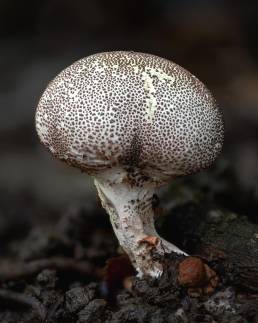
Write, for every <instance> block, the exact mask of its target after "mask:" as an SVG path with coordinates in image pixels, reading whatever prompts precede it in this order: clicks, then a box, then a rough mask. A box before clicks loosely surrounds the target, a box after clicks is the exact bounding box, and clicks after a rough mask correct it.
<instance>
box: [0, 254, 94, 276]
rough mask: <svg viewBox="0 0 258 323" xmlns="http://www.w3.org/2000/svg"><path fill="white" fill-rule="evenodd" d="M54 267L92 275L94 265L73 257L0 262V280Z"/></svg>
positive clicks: (28, 274) (30, 274)
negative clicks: (25, 261)
mask: <svg viewBox="0 0 258 323" xmlns="http://www.w3.org/2000/svg"><path fill="white" fill-rule="evenodd" d="M49 268H51V269H56V270H59V271H76V272H78V273H79V274H81V275H83V276H85V275H90V276H94V275H96V273H95V267H94V266H93V265H92V264H90V263H89V262H88V261H78V260H75V259H73V258H65V257H53V258H45V259H39V260H33V261H30V262H28V263H24V262H22V263H21V262H11V261H5V262H1V266H0V281H2V282H3V281H10V280H17V279H21V278H26V277H30V276H33V275H35V274H37V273H39V272H40V271H42V270H43V269H49Z"/></svg>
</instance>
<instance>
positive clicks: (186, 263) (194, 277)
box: [178, 257, 207, 287]
mask: <svg viewBox="0 0 258 323" xmlns="http://www.w3.org/2000/svg"><path fill="white" fill-rule="evenodd" d="M178 272H179V275H178V282H179V284H180V285H182V286H185V287H201V286H203V285H204V284H205V283H206V282H207V276H206V270H205V266H204V263H203V261H202V260H201V259H199V258H196V257H187V258H186V259H185V260H183V261H182V262H181V263H180V264H179V269H178Z"/></svg>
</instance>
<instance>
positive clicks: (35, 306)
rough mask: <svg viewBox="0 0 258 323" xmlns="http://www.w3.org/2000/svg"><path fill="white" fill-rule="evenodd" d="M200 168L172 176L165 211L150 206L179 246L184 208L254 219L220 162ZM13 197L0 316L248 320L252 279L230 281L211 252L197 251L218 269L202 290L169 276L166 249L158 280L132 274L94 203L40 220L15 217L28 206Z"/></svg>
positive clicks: (72, 320)
mask: <svg viewBox="0 0 258 323" xmlns="http://www.w3.org/2000/svg"><path fill="white" fill-rule="evenodd" d="M205 176H206V175H200V176H199V177H194V178H189V179H187V180H186V181H181V182H180V181H179V182H177V183H175V184H172V186H171V187H170V189H169V190H167V191H166V193H165V194H163V195H164V197H163V199H164V200H163V203H162V204H163V207H164V206H165V208H166V212H165V213H166V217H164V216H162V214H163V213H164V212H163V211H164V208H161V207H160V206H159V205H158V199H157V203H155V205H154V207H155V210H156V214H157V227H158V229H159V231H160V232H161V234H162V235H163V236H164V237H166V239H168V240H170V241H173V242H175V243H177V245H178V246H179V247H183V248H185V250H186V251H188V252H192V251H193V250H194V248H193V245H195V244H196V241H195V240H194V236H193V235H190V234H189V231H190V229H189V225H188V227H187V225H186V222H184V221H185V219H184V221H183V222H181V224H180V218H183V214H184V213H187V214H188V215H189V221H190V222H189V223H191V221H193V219H195V218H196V219H198V218H199V217H200V214H203V213H205V214H207V213H209V212H210V211H211V210H214V209H216V210H217V211H218V210H219V211H220V212H225V210H227V212H228V210H230V211H231V212H235V214H238V213H237V212H239V213H241V214H243V213H244V214H245V215H248V221H249V220H250V221H253V222H252V223H253V225H256V224H255V221H254V219H255V218H254V214H253V212H252V210H254V207H256V205H257V201H256V200H255V199H254V198H253V197H252V194H251V193H250V192H242V191H241V190H240V189H239V187H238V186H237V183H235V182H234V178H232V176H231V174H230V172H229V171H228V169H227V168H225V167H222V168H221V169H220V170H216V171H214V172H213V173H210V174H209V175H208V177H207V176H206V177H205ZM207 178H209V180H208V182H207V181H206V179H207ZM3 194H4V193H3ZM172 196H173V198H171V197H172ZM12 198H13V197H12ZM14 202H15V203H16V201H13V200H12V202H11V201H10V203H14ZM34 203H35V201H34ZM35 204H36V203H35ZM15 205H16V208H18V209H17V210H16V212H14V213H12V214H8V216H6V217H2V220H1V221H2V222H3V223H1V226H0V227H1V230H2V232H1V235H0V236H1V241H0V242H1V249H0V264H1V265H0V322H1V323H17V322H18V323H34V322H35V323H36V322H45V323H46V322H49V323H87V322H88V323H93V322H96V323H98V322H99V323H102V322H107V323H118V322H125V323H126V322H128V323H138V322H139V323H145V322H146V323H172V322H173V323H174V322H184V323H185V322H200V323H202V322H210V323H215V322H219V323H223V322H227V323H228V322H235V323H242V322H243V323H244V322H247V323H249V322H250V323H251V322H258V288H254V289H253V290H251V288H248V287H243V284H241V285H238V284H237V283H236V278H235V277H234V278H233V279H232V277H230V276H229V272H230V271H229V269H227V268H226V267H225V263H224V262H223V261H221V260H220V259H219V258H216V259H214V258H212V259H211V258H207V257H206V256H204V254H198V257H199V258H200V259H202V261H203V262H204V263H205V265H206V266H207V267H209V268H210V269H211V271H212V272H215V273H216V275H217V276H218V277H219V278H218V282H217V283H216V284H215V285H214V286H212V287H211V288H210V289H209V290H208V291H207V288H206V287H207V286H206V287H205V288H206V289H204V288H195V289H194V288H189V286H183V285H182V284H180V283H179V279H178V268H179V264H180V263H182V261H183V260H184V257H182V256H180V257H179V256H177V255H175V254H170V255H166V257H165V260H164V262H165V266H166V270H165V272H164V274H163V275H162V276H161V278H160V279H157V280H152V279H149V278H144V277H143V278H140V277H137V276H136V275H135V272H134V269H133V268H132V266H131V264H130V262H129V260H128V258H127V256H126V255H125V254H123V252H122V250H121V249H120V248H119V246H118V243H117V240H116V237H115V236H114V234H113V231H112V228H111V225H110V223H109V219H108V216H107V215H106V213H105V211H104V210H103V209H102V208H101V206H100V205H98V204H96V205H94V203H89V205H83V206H77V207H73V208H71V209H69V210H65V211H64V212H60V214H59V220H58V221H51V220H49V219H50V217H49V215H48V216H47V217H46V219H47V220H46V221H42V223H40V224H39V222H37V223H35V222H34V221H33V220H31V217H30V216H27V217H25V216H24V215H25V214H26V212H31V209H30V210H28V208H26V206H24V205H23V206H22V205H20V204H19V203H18V198H17V203H16V204H15ZM36 210H37V209H36V208H35V210H34V212H37V211H36ZM204 211H205V212H204ZM2 212H3V213H4V212H7V211H6V210H4V209H3V210H2ZM40 212H42V209H41V210H40ZM47 212H48V210H45V213H47ZM43 213H44V212H43ZM23 216H24V217H23ZM25 218H26V221H25V220H24V219H25ZM203 221H204V220H203ZM182 223H183V224H184V228H185V230H186V234H184V229H183V228H182ZM180 225H181V226H180ZM191 226H192V225H191ZM198 243H199V244H200V242H198ZM199 250H202V249H200V248H199ZM154 256H155V255H154ZM230 273H231V272H230ZM205 291H206V292H205Z"/></svg>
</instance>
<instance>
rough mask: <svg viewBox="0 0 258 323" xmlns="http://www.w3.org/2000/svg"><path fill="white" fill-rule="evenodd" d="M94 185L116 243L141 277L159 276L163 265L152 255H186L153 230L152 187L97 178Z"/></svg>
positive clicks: (153, 187) (153, 188)
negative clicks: (117, 241) (111, 227)
mask: <svg viewBox="0 0 258 323" xmlns="http://www.w3.org/2000/svg"><path fill="white" fill-rule="evenodd" d="M95 185H96V188H97V190H98V194H99V197H100V199H101V203H102V206H103V207H104V208H105V209H106V211H107V212H108V214H109V215H110V220H111V223H112V226H113V229H114V231H115V234H116V236H117V238H118V240H119V243H120V245H121V247H122V248H123V249H124V251H125V252H126V253H127V254H128V256H129V257H130V260H131V261H132V263H133V265H134V266H135V268H136V270H137V271H138V274H139V275H140V276H141V275H148V276H151V277H153V278H157V277H159V276H160V275H161V274H162V272H163V266H162V262H161V260H157V259H158V258H160V257H155V255H159V256H164V254H165V253H171V252H176V253H181V254H185V253H184V252H183V251H182V250H180V249H178V248H177V247H176V246H175V245H173V244H171V243H169V242H168V241H166V240H164V239H163V238H161V237H160V236H159V235H158V233H157V231H156V229H155V225H154V212H153V208H152V200H153V195H154V190H155V186H154V185H153V184H152V185H151V184H150V183H148V185H147V184H146V185H145V186H142V187H138V186H137V187H136V186H132V185H131V184H129V183H124V182H116V181H110V180H109V181H103V180H102V179H101V178H98V179H95ZM155 258H156V259H155Z"/></svg>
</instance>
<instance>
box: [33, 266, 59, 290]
mask: <svg viewBox="0 0 258 323" xmlns="http://www.w3.org/2000/svg"><path fill="white" fill-rule="evenodd" d="M37 281H38V283H39V284H40V285H41V286H45V287H47V288H54V287H55V286H56V281H57V277H56V271H55V270H51V269H44V270H42V271H41V272H40V273H39V274H38V276H37Z"/></svg>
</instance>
